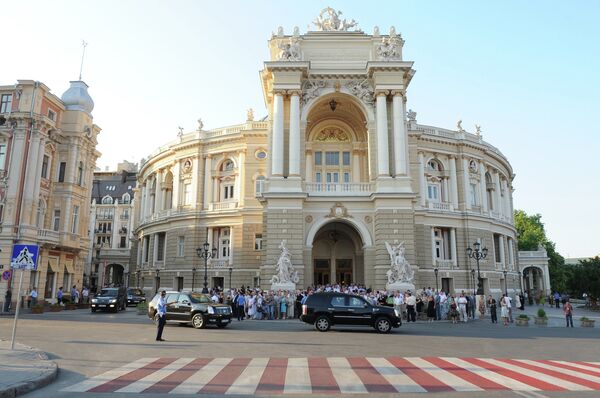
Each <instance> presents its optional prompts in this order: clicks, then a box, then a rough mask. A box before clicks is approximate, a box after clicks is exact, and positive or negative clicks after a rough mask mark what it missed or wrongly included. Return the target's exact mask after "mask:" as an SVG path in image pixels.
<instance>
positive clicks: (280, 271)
mask: <svg viewBox="0 0 600 398" xmlns="http://www.w3.org/2000/svg"><path fill="white" fill-rule="evenodd" d="M286 243H287V242H286V240H285V239H284V240H282V241H281V244H280V245H279V250H281V255H280V256H279V260H277V266H276V269H277V275H273V277H272V278H271V283H273V284H285V283H298V281H299V280H300V278H299V277H298V271H296V270H294V266H293V265H292V255H291V253H290V251H289V250H288V249H287V247H286Z"/></svg>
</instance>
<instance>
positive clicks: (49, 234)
mask: <svg viewBox="0 0 600 398" xmlns="http://www.w3.org/2000/svg"><path fill="white" fill-rule="evenodd" d="M59 237H60V233H59V232H57V231H53V230H51V229H39V230H38V239H39V240H40V241H42V242H49V243H54V244H58V240H59Z"/></svg>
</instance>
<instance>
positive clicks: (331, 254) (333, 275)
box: [312, 221, 365, 285]
mask: <svg viewBox="0 0 600 398" xmlns="http://www.w3.org/2000/svg"><path fill="white" fill-rule="evenodd" d="M362 248H363V242H362V239H361V237H360V235H359V233H358V232H357V231H356V229H355V228H354V227H353V226H352V225H350V224H347V223H345V222H343V221H333V222H329V223H327V224H325V225H324V226H322V227H321V228H320V229H319V231H318V232H317V233H316V234H315V238H314V240H313V245H312V261H313V281H314V284H315V285H327V284H336V283H340V284H342V283H343V284H351V283H358V284H364V279H365V275H364V254H363V249H362Z"/></svg>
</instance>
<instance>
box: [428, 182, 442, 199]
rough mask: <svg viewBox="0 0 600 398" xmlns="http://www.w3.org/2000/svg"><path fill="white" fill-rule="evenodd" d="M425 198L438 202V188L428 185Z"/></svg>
mask: <svg viewBox="0 0 600 398" xmlns="http://www.w3.org/2000/svg"><path fill="white" fill-rule="evenodd" d="M427 197H428V198H429V200H432V201H435V202H437V201H439V187H438V186H437V185H432V184H430V185H428V186H427Z"/></svg>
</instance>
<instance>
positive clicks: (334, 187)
mask: <svg viewBox="0 0 600 398" xmlns="http://www.w3.org/2000/svg"><path fill="white" fill-rule="evenodd" d="M304 190H305V191H306V192H308V193H309V195H313V196H337V195H350V196H359V195H360V196H362V195H370V194H371V193H372V192H373V186H372V185H371V183H370V182H348V183H318V182H307V183H305V184H304Z"/></svg>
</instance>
